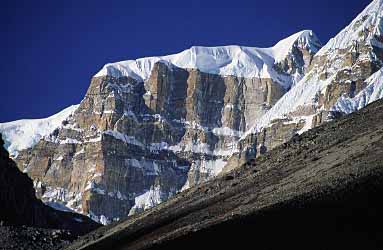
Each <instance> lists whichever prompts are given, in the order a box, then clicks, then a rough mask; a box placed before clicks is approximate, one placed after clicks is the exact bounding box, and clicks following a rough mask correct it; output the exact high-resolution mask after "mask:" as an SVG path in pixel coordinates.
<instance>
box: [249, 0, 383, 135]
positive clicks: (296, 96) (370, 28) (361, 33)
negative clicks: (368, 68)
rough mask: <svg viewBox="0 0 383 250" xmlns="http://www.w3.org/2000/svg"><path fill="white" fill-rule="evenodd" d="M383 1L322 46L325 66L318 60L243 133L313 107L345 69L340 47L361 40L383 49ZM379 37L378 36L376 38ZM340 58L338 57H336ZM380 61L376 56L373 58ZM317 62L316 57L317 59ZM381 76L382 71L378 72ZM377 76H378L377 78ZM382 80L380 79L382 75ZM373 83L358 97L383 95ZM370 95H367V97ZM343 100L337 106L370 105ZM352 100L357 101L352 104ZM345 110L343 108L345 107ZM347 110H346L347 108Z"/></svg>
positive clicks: (380, 0) (368, 9)
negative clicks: (316, 63)
mask: <svg viewBox="0 0 383 250" xmlns="http://www.w3.org/2000/svg"><path fill="white" fill-rule="evenodd" d="M382 20H383V0H375V1H373V2H372V3H371V4H369V5H368V6H367V7H366V8H365V9H364V10H363V11H362V12H361V14H359V15H358V16H357V17H356V18H355V19H354V20H353V21H352V22H351V23H350V25H348V26H347V27H346V28H345V29H343V30H342V31H341V32H340V33H339V34H338V35H336V36H335V37H334V38H332V39H331V40H330V41H329V42H328V43H327V44H326V45H325V46H324V47H323V48H322V49H320V50H319V51H318V53H316V55H315V57H317V58H319V57H322V56H326V57H327V59H328V62H327V63H326V64H325V65H324V64H323V63H319V64H318V65H315V67H314V68H313V69H312V70H311V71H309V72H308V73H307V74H306V75H305V77H304V78H303V79H302V80H301V81H299V82H298V83H297V84H296V85H295V86H294V87H293V88H292V89H291V90H290V91H289V92H287V93H286V94H285V95H284V96H283V97H282V98H281V99H279V100H278V102H277V103H276V104H275V105H274V106H273V107H272V108H271V109H270V110H269V111H268V112H267V113H266V114H265V115H263V116H262V117H261V118H260V119H258V120H257V121H254V126H253V128H251V129H250V130H248V131H247V132H246V133H244V135H243V136H242V139H243V138H245V137H246V136H247V135H248V134H251V133H256V132H257V131H260V130H261V129H262V128H265V127H267V126H269V125H270V123H271V121H273V120H275V119H278V118H283V117H284V116H285V115H288V114H289V113H292V112H294V111H296V110H297V109H298V108H299V107H304V106H310V105H314V104H316V96H317V94H318V93H323V91H324V90H325V89H326V87H327V86H328V85H330V84H331V83H332V82H333V81H334V80H335V79H336V73H337V72H338V71H340V70H342V69H344V66H343V64H341V63H339V60H340V61H341V62H343V61H344V58H342V57H339V53H338V52H337V50H343V49H347V48H352V47H353V46H354V44H355V42H361V43H363V44H365V45H368V46H369V45H374V46H377V47H381V48H383V44H382V43H381V42H380V41H381V37H382V30H383V21H382ZM377 38H378V39H377ZM338 58H340V59H339V60H337V59H338ZM372 60H377V59H372ZM314 61H315V59H314ZM323 72H326V74H327V75H328V77H327V78H325V79H322V78H321V77H320V74H321V73H323ZM377 75H378V76H380V75H381V74H379V73H378V74H377ZM377 75H375V77H377ZM374 79H375V78H374ZM379 80H380V78H379ZM369 82H374V84H371V85H370V86H369V89H366V90H364V91H365V92H362V93H361V96H360V97H358V98H366V100H367V99H369V100H370V99H371V100H372V99H374V100H376V98H377V97H379V96H381V86H380V85H381V84H382V83H381V82H380V81H376V80H374V81H372V80H369V81H367V84H369ZM370 94H371V95H372V94H373V96H371V98H370V96H368V95H370ZM366 95H367V96H366ZM358 98H356V99H343V101H340V102H339V103H338V107H334V109H337V108H338V109H342V108H343V109H345V106H347V105H348V106H352V107H351V108H352V109H355V105H358V108H360V107H361V106H360V105H359V104H361V103H363V104H365V105H367V104H368V103H369V100H367V101H366V100H364V101H363V100H361V99H358ZM351 102H354V104H352V103H351ZM342 111H344V110H342ZM345 112H346V111H345Z"/></svg>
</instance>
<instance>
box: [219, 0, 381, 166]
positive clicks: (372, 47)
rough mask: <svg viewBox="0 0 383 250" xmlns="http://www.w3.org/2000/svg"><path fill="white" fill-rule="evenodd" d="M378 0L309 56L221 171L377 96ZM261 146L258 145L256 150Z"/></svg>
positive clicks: (379, 57)
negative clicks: (301, 75)
mask: <svg viewBox="0 0 383 250" xmlns="http://www.w3.org/2000/svg"><path fill="white" fill-rule="evenodd" d="M382 14H383V1H381V0H375V1H373V2H371V4H370V5H368V6H367V7H366V9H365V10H364V11H363V12H361V13H360V14H359V15H358V16H357V17H356V18H355V19H354V20H353V21H352V22H351V24H350V25H348V26H347V27H346V28H345V29H343V30H342V31H341V32H340V33H339V34H338V35H337V36H336V37H334V38H332V39H331V40H330V41H329V42H328V43H327V44H326V45H325V46H324V47H323V48H322V49H320V50H319V51H318V53H317V54H316V55H315V56H314V58H313V60H312V63H311V65H310V68H309V69H308V71H307V73H306V75H305V76H304V78H303V79H302V80H301V81H299V82H298V83H297V84H295V85H294V87H293V88H291V90H290V91H288V92H287V93H286V94H285V95H284V96H283V97H282V98H280V99H279V100H278V102H277V103H276V104H275V105H274V106H273V107H272V108H271V109H270V110H269V111H268V112H267V113H266V114H265V115H263V116H262V117H259V118H258V119H255V125H254V126H253V128H251V129H249V130H248V131H247V132H246V133H244V134H243V135H242V138H241V140H240V142H239V146H238V147H239V148H240V150H239V151H240V152H239V153H238V154H236V155H234V156H233V157H232V158H231V159H230V160H229V164H227V165H226V166H225V169H224V171H229V170H230V169H232V168H235V167H236V166H237V165H238V164H240V163H243V162H245V161H246V160H247V159H248V158H251V157H253V156H254V155H256V154H260V153H261V151H262V150H263V151H265V150H266V149H271V148H273V147H275V146H277V145H279V144H281V143H283V142H285V141H287V140H288V139H290V138H291V137H292V136H294V135H295V134H296V133H303V132H304V131H307V130H308V129H310V128H312V127H315V126H318V125H319V124H321V123H323V122H326V121H329V120H332V119H335V118H337V117H339V116H342V115H344V114H348V113H350V112H353V111H356V110H358V109H360V108H363V107H365V106H366V105H367V104H369V103H371V102H373V101H375V100H378V99H380V98H382V97H383V91H382V88H383V87H382V85H383V81H382V66H383V33H382V30H383V21H382ZM260 149H262V150H260Z"/></svg>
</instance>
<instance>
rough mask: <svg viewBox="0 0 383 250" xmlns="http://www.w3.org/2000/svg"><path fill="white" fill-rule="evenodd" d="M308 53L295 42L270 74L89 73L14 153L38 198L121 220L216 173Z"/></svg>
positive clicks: (302, 67) (166, 69) (168, 69)
mask: <svg viewBox="0 0 383 250" xmlns="http://www.w3.org/2000/svg"><path fill="white" fill-rule="evenodd" d="M315 46H319V45H315ZM314 53H315V50H312V48H309V47H307V46H306V47H305V46H304V45H302V44H300V43H299V42H296V43H294V48H292V49H291V51H290V53H289V54H288V56H287V57H286V59H285V60H283V61H282V62H280V63H278V64H277V63H276V64H275V65H274V67H275V69H277V71H278V72H279V73H278V75H277V77H270V78H267V77H266V78H262V77H251V78H246V77H239V76H222V75H218V74H211V73H205V72H202V71H200V70H198V69H193V68H191V69H184V68H179V67H176V66H175V65H173V64H170V63H166V62H162V61H159V62H156V63H155V64H154V65H153V68H152V70H151V73H150V76H149V77H148V78H147V79H146V80H145V81H144V82H140V81H138V80H136V79H134V78H131V77H126V76H119V77H116V76H110V75H105V76H96V77H94V78H93V79H92V81H91V84H90V86H89V89H88V91H87V93H86V95H85V98H84V99H83V100H82V102H81V103H80V105H79V107H78V109H77V110H76V111H75V112H74V113H73V115H71V116H69V117H68V118H67V119H66V120H65V121H64V122H63V124H62V126H61V127H60V128H58V129H56V130H55V131H54V132H53V133H52V134H51V135H50V136H47V137H45V138H43V139H42V140H41V141H40V142H39V143H38V144H36V145H35V146H34V147H32V148H31V149H27V150H23V151H21V152H19V154H18V156H17V158H16V161H17V163H18V166H19V168H20V169H21V170H22V171H24V172H25V173H27V174H28V175H29V176H30V177H31V178H32V179H33V180H34V184H35V187H36V189H37V194H38V195H39V197H40V198H41V199H42V200H43V201H44V202H47V203H49V204H51V205H53V206H63V205H64V206H66V207H68V208H70V209H72V210H74V211H76V212H79V213H82V214H85V215H88V216H90V217H91V218H93V219H95V220H97V221H100V222H102V223H104V224H107V223H109V222H112V221H114V220H119V219H120V218H123V217H125V216H127V215H128V214H134V213H137V212H140V211H142V210H144V209H147V208H150V207H153V206H155V205H157V204H159V203H161V202H163V201H165V200H167V199H168V198H170V197H171V196H173V195H175V194H176V193H177V192H178V191H180V190H182V189H186V188H189V187H192V186H194V185H197V184H199V183H201V182H204V181H206V180H208V179H210V178H212V177H214V176H216V175H217V174H219V173H220V172H221V171H222V169H223V167H224V166H225V164H226V163H227V160H228V158H229V157H230V156H231V155H232V154H233V153H234V152H237V151H238V148H237V146H236V144H237V142H238V140H239V139H240V137H241V135H242V133H243V132H245V131H247V130H248V129H249V128H251V126H252V125H253V122H254V120H256V119H258V118H260V117H261V116H263V115H264V114H265V113H266V112H267V111H268V110H269V109H270V108H271V107H272V106H273V105H274V104H275V103H276V102H277V101H278V100H279V99H280V98H281V97H282V96H283V95H284V94H285V93H286V92H287V91H288V90H289V89H288V88H285V87H284V85H283V84H281V82H280V81H281V80H280V79H290V78H291V79H292V77H293V75H294V77H296V76H298V75H300V74H304V72H305V71H306V69H307V68H308V67H309V65H310V63H311V60H312V57H313V54H314ZM291 79H290V80H291ZM290 80H289V81H290ZM291 81H292V80H291ZM260 140H265V141H266V140H268V139H266V138H264V139H260Z"/></svg>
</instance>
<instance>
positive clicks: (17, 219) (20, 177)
mask: <svg viewBox="0 0 383 250" xmlns="http://www.w3.org/2000/svg"><path fill="white" fill-rule="evenodd" d="M3 145H4V141H3V140H2V137H1V134H0V203H1V204H2V205H1V208H0V221H1V224H2V226H3V225H11V226H21V225H27V226H34V227H40V228H54V229H66V230H69V231H71V232H72V233H74V234H76V235H78V234H84V233H87V232H89V231H91V230H93V229H96V228H97V227H98V224H97V223H95V222H93V221H91V220H90V219H89V218H87V217H85V216H83V215H79V214H73V213H66V212H62V211H57V210H55V209H53V208H51V207H49V206H46V205H44V204H43V203H42V202H41V201H40V200H39V199H37V198H36V196H35V190H34V188H33V182H32V180H31V179H30V178H29V177H28V176H27V175H26V174H23V173H21V172H20V170H19V169H18V168H17V166H16V164H15V162H13V161H12V160H11V159H10V158H9V154H8V152H7V151H6V150H5V149H4V148H3Z"/></svg>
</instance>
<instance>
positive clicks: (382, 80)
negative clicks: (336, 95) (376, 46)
mask: <svg viewBox="0 0 383 250" xmlns="http://www.w3.org/2000/svg"><path fill="white" fill-rule="evenodd" d="M366 84H367V87H366V88H365V89H363V90H362V91H361V92H360V93H359V94H358V95H356V96H355V97H354V98H350V97H343V96H342V97H341V98H340V99H339V100H338V102H337V103H336V104H335V105H334V106H333V107H332V108H331V110H332V111H338V112H342V113H345V114H350V113H352V112H355V111H357V110H359V109H362V108H364V107H365V106H367V105H368V104H370V103H372V102H374V101H376V100H379V99H382V98H383V68H382V69H380V70H379V71H378V72H376V73H375V74H373V75H372V76H371V77H370V78H368V79H367V80H366Z"/></svg>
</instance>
